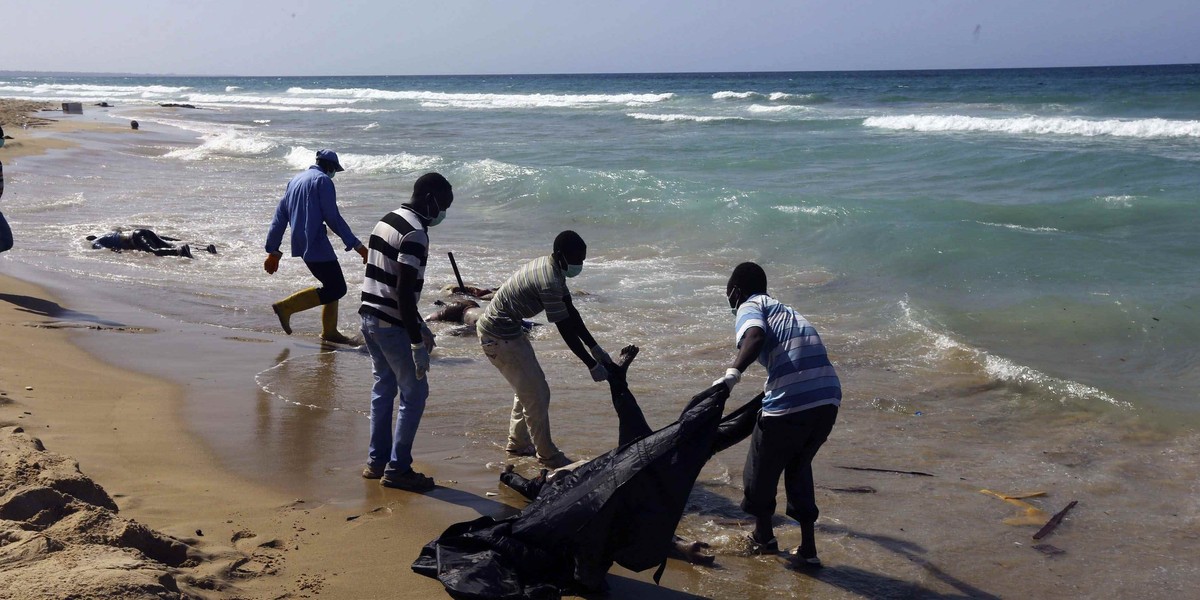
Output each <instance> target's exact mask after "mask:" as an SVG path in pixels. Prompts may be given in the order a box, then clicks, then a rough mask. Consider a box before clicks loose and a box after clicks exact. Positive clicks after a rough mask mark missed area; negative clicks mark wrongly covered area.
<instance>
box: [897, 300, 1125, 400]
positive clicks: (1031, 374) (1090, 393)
mask: <svg viewBox="0 0 1200 600" xmlns="http://www.w3.org/2000/svg"><path fill="white" fill-rule="evenodd" d="M900 308H901V310H902V312H903V314H904V317H903V318H902V319H901V321H902V322H903V323H904V325H905V326H907V327H909V328H911V329H913V330H915V331H918V332H920V333H922V334H924V335H925V336H927V337H928V338H929V339H930V340H931V341H932V342H933V346H934V348H935V349H936V350H937V351H938V352H939V353H946V352H950V351H953V352H960V353H963V354H966V355H967V356H969V357H971V359H972V360H973V362H975V363H976V364H978V365H979V366H980V368H982V369H983V371H984V373H986V374H987V375H988V377H990V378H992V379H994V380H996V381H999V382H1002V383H1006V384H1013V385H1020V386H1028V387H1034V388H1038V389H1040V390H1042V391H1044V392H1047V393H1050V394H1052V395H1058V396H1060V397H1061V398H1062V399H1063V400H1083V401H1088V400H1099V401H1101V402H1104V403H1106V404H1111V405H1113V406H1120V407H1123V408H1132V405H1131V404H1130V403H1128V402H1124V401H1121V400H1117V399H1116V398H1113V397H1112V396H1111V395H1109V394H1107V393H1105V392H1104V391H1103V390H1100V389H1097V388H1094V387H1092V386H1089V385H1085V384H1083V383H1079V382H1077V381H1070V380H1066V379H1059V378H1058V377H1053V376H1051V375H1047V374H1045V373H1042V372H1041V371H1038V370H1037V369H1034V368H1032V367H1028V366H1025V365H1020V364H1017V363H1015V362H1013V361H1011V360H1009V359H1007V358H1002V357H999V356H995V355H993V354H990V353H988V352H986V351H984V350H981V349H979V348H974V347H971V346H968V345H966V344H963V343H961V342H959V341H958V340H955V339H954V338H953V337H951V336H949V335H947V334H945V333H941V332H939V331H935V330H934V329H933V328H931V327H929V326H928V325H925V324H924V323H922V322H921V321H920V320H918V319H917V318H916V316H914V315H913V310H912V307H911V306H910V305H909V304H908V302H907V301H901V302H900Z"/></svg>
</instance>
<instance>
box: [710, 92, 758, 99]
mask: <svg viewBox="0 0 1200 600" xmlns="http://www.w3.org/2000/svg"><path fill="white" fill-rule="evenodd" d="M751 98H766V96H765V95H763V94H760V93H758V92H731V91H724V92H717V93H715V94H713V95H712V99H713V100H749V99H751Z"/></svg>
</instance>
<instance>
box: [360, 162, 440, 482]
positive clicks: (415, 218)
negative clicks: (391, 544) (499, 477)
mask: <svg viewBox="0 0 1200 600" xmlns="http://www.w3.org/2000/svg"><path fill="white" fill-rule="evenodd" d="M453 202H454V191H453V189H452V187H451V186H450V182H449V181H446V178H445V177H442V176H441V175H439V174H437V173H426V174H424V175H422V176H421V177H419V178H417V181H416V183H415V184H414V185H413V194H412V199H410V200H409V201H408V202H406V203H404V204H403V205H401V206H400V208H398V209H396V210H394V211H392V212H390V213H388V214H386V215H384V217H383V219H381V220H380V221H379V223H377V224H376V225H375V229H373V230H372V231H371V239H370V242H369V243H368V244H367V247H368V251H367V272H366V277H365V278H364V279H363V284H362V307H361V308H359V309H358V314H359V315H360V316H361V317H362V334H363V339H364V340H365V341H366V343H367V350H368V351H369V352H370V353H371V363H372V372H373V373H374V376H375V384H374V385H373V386H372V387H371V443H370V447H369V448H368V452H367V466H366V467H365V468H364V469H363V477H366V478H368V479H379V480H380V483H381V484H383V485H384V486H387V487H394V488H399V489H404V490H409V491H414V492H424V491H428V490H430V489H432V488H433V479H432V478H430V477H427V476H425V475H422V474H421V473H418V472H416V471H414V470H413V469H412V445H413V439H414V438H415V437H416V434H417V426H418V425H419V424H420V422H421V414H422V413H423V412H424V411H425V400H426V399H427V398H428V397H429V380H428V379H427V378H426V377H425V374H426V373H427V372H428V371H429V351H430V350H431V349H432V347H433V334H431V333H430V332H429V329H428V328H427V327H425V323H423V322H422V321H421V317H420V314H419V313H418V312H417V302H418V301H419V300H420V299H421V288H422V287H424V283H425V261H426V259H427V258H428V256H429V235H428V228H429V227H432V226H434V225H437V224H438V223H441V222H442V219H444V218H446V209H448V208H450V205H451V204H452V203H453ZM397 392H399V396H400V404H399V407H398V408H397V409H396V419H395V427H394V429H393V426H392V410H393V408H394V407H395V404H396V402H395V400H396V395H397Z"/></svg>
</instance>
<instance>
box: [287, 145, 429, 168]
mask: <svg viewBox="0 0 1200 600" xmlns="http://www.w3.org/2000/svg"><path fill="white" fill-rule="evenodd" d="M315 155H316V150H312V149H310V148H306V147H304V146H293V147H292V148H291V149H290V150H288V153H287V156H285V157H284V160H285V161H287V163H288V165H290V166H291V167H292V168H295V169H303V168H305V167H307V166H309V165H311V164H313V160H314V158H313V157H314V156H315ZM338 162H340V163H341V164H342V167H344V168H345V169H346V171H347V172H349V173H354V174H355V175H373V174H377V173H408V172H412V171H422V170H428V169H432V168H435V167H437V166H438V165H440V164H441V162H442V158H441V157H440V156H421V155H418V154H409V153H407V152H400V153H397V154H354V153H350V152H339V153H338Z"/></svg>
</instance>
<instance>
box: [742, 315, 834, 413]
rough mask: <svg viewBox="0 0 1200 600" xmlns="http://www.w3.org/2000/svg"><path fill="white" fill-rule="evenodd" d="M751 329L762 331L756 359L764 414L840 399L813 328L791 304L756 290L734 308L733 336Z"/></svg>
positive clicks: (794, 410) (743, 333)
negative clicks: (762, 371) (763, 373)
mask: <svg viewBox="0 0 1200 600" xmlns="http://www.w3.org/2000/svg"><path fill="white" fill-rule="evenodd" d="M751 327H759V328H761V329H762V330H763V333H764V338H765V343H764V344H763V348H762V353H761V354H759V356H758V362H759V364H761V365H762V366H764V367H766V369H767V383H766V384H765V385H764V386H763V391H764V392H766V395H765V396H764V397H763V415H765V416H771V417H775V416H781V415H786V414H790V413H794V412H798V411H801V410H806V409H809V408H815V407H817V406H824V405H826V404H832V405H834V406H839V405H840V404H841V402H842V384H841V382H840V381H839V380H838V376H837V373H836V372H835V371H834V369H833V364H832V363H830V362H829V356H828V355H827V354H826V352H825V344H824V343H822V342H821V336H820V335H818V334H817V330H816V328H814V327H813V326H812V324H810V323H809V322H808V320H806V319H805V318H804V317H802V316H800V315H799V314H798V313H797V312H796V311H794V310H792V309H791V307H789V306H786V305H784V304H782V303H780V302H778V301H776V300H775V299H774V298H772V297H770V296H768V295H766V294H758V295H756V296H753V297H751V298H750V299H749V300H747V301H745V302H743V303H742V304H741V306H739V307H738V311H737V325H736V339H737V344H738V346H739V347H740V346H741V345H742V337H743V336H745V335H746V331H747V330H748V329H750V328H751Z"/></svg>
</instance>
